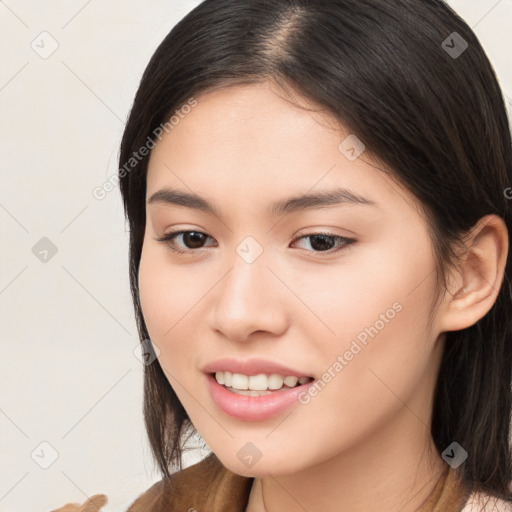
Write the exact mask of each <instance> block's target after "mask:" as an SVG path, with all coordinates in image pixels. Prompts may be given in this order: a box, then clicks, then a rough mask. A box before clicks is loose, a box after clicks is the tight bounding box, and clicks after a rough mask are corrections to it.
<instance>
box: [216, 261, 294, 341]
mask: <svg viewBox="0 0 512 512" xmlns="http://www.w3.org/2000/svg"><path fill="white" fill-rule="evenodd" d="M215 288H216V289H217V294H216V296H215V299H214V300H213V301H212V303H213V304H214V314H213V316H212V318H213V320H212V324H211V327H212V328H213V329H214V330H216V331H217V332H220V333H222V334H223V335H224V336H225V337H227V338H229V339H231V340H233V341H237V342H246V341H250V340H252V339H254V337H255V335H256V336H264V335H267V336H272V337H274V336H280V335H282V334H283V333H284V332H285V331H286V329H287V328H288V324H289V311H288V310H287V307H286V304H287V298H286V293H285V292H286V291H287V290H286V288H285V287H284V286H283V284H282V283H281V282H280V281H279V279H278V278H277V277H276V275H275V273H274V272H272V271H271V270H270V269H269V268H268V267H267V263H266V259H265V258H263V257H260V258H258V259H257V260H256V261H254V262H252V263H247V262H246V261H244V260H243V259H242V258H240V257H238V256H236V257H235V258H234V259H233V261H232V267H231V269H230V270H229V271H228V272H227V274H226V275H225V277H224V278H223V279H222V280H221V281H220V283H219V284H218V285H217V286H216V287H215ZM288 293H289V292H288ZM263 333H265V334H263Z"/></svg>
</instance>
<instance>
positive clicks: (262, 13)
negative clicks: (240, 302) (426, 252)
mask: <svg viewBox="0 0 512 512" xmlns="http://www.w3.org/2000/svg"><path fill="white" fill-rule="evenodd" d="M265 80H274V81H275V82H276V83H279V84H281V85H282V86H283V87H286V86H288V87H291V88H293V90H295V91H297V92H298V93H299V94H300V95H302V96H303V97H305V98H308V99H310V100H312V101H313V102H314V103H315V104H317V105H318V106H319V107H320V108H323V109H325V110H326V111H327V112H330V113H331V114H332V115H334V116H335V117H336V118H337V119H338V120H339V121H340V122H341V123H343V125H344V126H345V127H346V128H347V129H348V130H349V132H350V133H352V134H355V135H356V136H357V137H358V138H359V139H361V140H362V141H363V143H364V144H365V146H366V149H367V151H368V152H369V154H371V155H372V156H373V157H374V158H375V159H376V160H377V161H378V162H380V163H381V164H382V167H383V168H386V169H387V170H388V171H389V172H391V173H392V174H393V175H394V176H395V177H396V178H397V179H398V180H399V181H400V182H401V183H402V184H404V185H405V186H406V187H407V188H408V189H409V190H410V191H411V192H412V193H413V194H414V195H415V196H416V197H417V199H418V201H419V203H420V204H421V205H422V208H423V209H424V212H425V214H426V216H427V218H428V221H429V226H430V231H431V237H432V242H433V247H434V249H435V254H436V257H437V258H436V260H437V264H438V272H440V274H439V275H441V276H442V275H444V274H443V271H444V270H445V269H446V268H447V265H448V264H449V263H450V262H453V257H454V252H453V247H454V243H455V242H456V241H460V237H461V235H462V234H463V233H465V232H467V231H468V230H469V229H470V228H471V227H473V226H474V225H475V224H476V223H477V221H478V220H479V219H480V218H481V217H483V216H485V215H487V214H497V215H499V216H500V217H502V218H503V219H504V221H505V223H506V225H507V229H508V234H509V239H511V238H512V237H511V229H512V213H511V206H512V201H511V200H510V199H507V197H506V196H507V193H506V191H507V190H510V189H509V187H510V186H511V185H512V149H511V138H510V133H509V126H508V121H507V115H506V110H505V105H504V101H503V97H502V94H501V91H500V88H499V85H498V83H497V80H496V76H495V73H494V70H493V68H492V66H491V64H490V63H489V60H488V58H487V56H486V55H485V52H484V50H483V49H482V47H481V45H480V44H479V42H478V40H477V38H476V36H475V34H474V33H473V32H472V30H471V29H470V28H469V27H468V25H467V24H466V23H465V22H464V21H463V20H462V19H461V18H460V17H459V16H458V15H457V14H456V13H454V12H453V10H452V9H451V8H450V7H448V6H447V5H446V4H445V3H444V2H443V1H441V0H394V1H392V2H390V1H389V0H206V1H204V2H203V3H201V4H200V5H199V6H198V7H196V8H195V9H194V10H193V11H191V12H190V13H189V14H188V15H187V16H186V17H185V18H183V19H182V20H181V21H180V22H179V23H178V24H177V25H176V26H175V27H174V28H173V29H172V30H171V32H170V33H169V34H168V35H167V37H166V38H165V39H164V41H163V42H162V43H161V44H160V46H159V47H158V49H157V50H156V52H155V54H154V55H153V57H152V58H151V61H150V62H149V64H148V66H147V68H146V70H145V72H144V75H143V77H142V80H141V83H140V86H139V89H138V91H137V95H136V97H135V101H134V104H133V108H132V110H131V113H130V115H129V119H128V122H127V124H126V129H125V132H124V136H123V140H122V144H121V152H120V170H119V178H120V189H121V193H122V197H123V201H124V208H125V214H126V218H127V220H128V221H129V227H130V263H129V264H130V281H131V291H132V295H133V301H134V305H135V314H136V319H137V324H138V330H139V335H140V339H141V340H146V339H147V338H149V335H148V332H147V329H146V325H145V322H144V318H143V315H142V311H141V305H140V301H139V290H138V268H139V262H140V257H141V250H142V244H143V236H144V230H145V221H146V216H145V194H146V174H147V164H148V159H149V157H148V156H147V155H146V156H145V157H143V158H140V157H138V158H137V159H134V154H135V153H136V152H137V151H138V150H139V149H140V148H142V147H143V146H145V145H147V143H148V142H147V141H149V140H151V139H152V138H155V134H156V133H158V132H155V130H157V129H158V127H159V126H161V125H162V124H163V123H166V122H168V121H169V119H170V116H172V115H173V114H174V113H175V111H176V110H178V109H179V108H180V106H182V105H183V104H185V103H186V102H187V101H188V100H190V98H191V97H193V96H198V95H199V94H201V93H204V92H205V91H208V90H212V89H215V88H220V87H225V86H227V85H231V84H242V83H256V82H262V81H265ZM131 159H132V160H131ZM127 162H131V163H130V165H129V166H127V165H126V164H127ZM509 253H510V250H509ZM511 265H512V263H511V258H510V254H509V257H508V260H507V264H506V270H505V279H504V282H503V285H502V287H501V290H500V291H499V295H498V297H497V300H496V302H495V304H494V305H493V307H492V309H491V310H490V311H489V313H488V314H487V315H485V316H484V317H483V318H482V319H481V320H480V321H478V322H477V323H476V324H475V325H473V326H471V327H469V328H467V329H464V330H462V331H457V332H449V333H447V339H446V345H445V351H444V355H443V359H442V363H441V368H440V373H439V377H438V381H437V386H436V389H435V399H434V408H433V419H432V425H431V432H432V436H433V439H434V442H435V444H436V446H437V449H438V451H439V452H440V453H441V452H442V451H443V450H444V449H445V448H446V447H448V446H449V445H450V444H451V443H452V442H453V441H456V442H458V443H459V444H460V445H461V446H462V447H463V448H464V449H465V450H466V451H467V452H468V459H467V460H466V461H465V462H464V463H463V464H462V465H461V466H460V467H459V469H458V471H459V474H460V476H461V478H463V480H464V482H465V484H466V485H467V486H468V488H469V489H471V490H472V491H484V492H487V493H489V494H492V495H495V496H501V497H502V498H505V499H510V500H511V501H512V498H511V493H510V490H509V488H508V484H509V482H510V480H511V453H510V444H509V428H510V414H511V399H512V391H511V379H512V375H511V373H512V318H511V312H512V296H511V275H512V274H511V270H512V268H511ZM144 416H145V425H146V429H147V433H148V436H149V441H150V444H151V447H152V451H153V454H154V456H155V459H156V461H157V463H158V466H159V469H160V471H161V472H162V475H163V476H164V477H168V476H169V466H170V465H177V466H178V467H179V468H181V467H182V462H181V456H182V449H183V439H184V434H185V433H186V432H188V430H189V427H191V428H192V429H193V426H192V425H191V423H190V419H189V418H188V415H187V413H186V411H185V410H184V408H183V406H182V405H181V403H180V401H179V400H178V398H177V396H176V394H175V393H174V391H173V389H172V387H171V386H170V384H169V382H168V380H167V379H166V377H165V375H164V372H163V370H162V368H161V366H160V364H159V363H158V360H156V361H155V363H154V364H151V365H148V366H146V367H145V375H144Z"/></svg>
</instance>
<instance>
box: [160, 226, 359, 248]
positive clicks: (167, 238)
mask: <svg viewBox="0 0 512 512" xmlns="http://www.w3.org/2000/svg"><path fill="white" fill-rule="evenodd" d="M187 233H196V234H199V235H204V236H207V237H209V235H207V234H206V233H202V232H201V231H195V230H182V231H172V232H171V233H167V234H165V235H163V236H161V237H157V238H155V240H156V241H157V242H162V243H164V244H166V245H167V246H168V247H169V248H170V249H171V251H173V252H175V253H177V254H189V253H193V252H198V251H201V250H202V249H203V248H202V247H201V248H199V249H188V250H180V249H177V248H176V242H175V240H174V239H175V238H176V237H177V236H179V235H183V234H187ZM315 236H324V237H328V238H331V239H334V240H335V241H336V242H342V243H343V244H342V245H341V246H340V247H338V248H337V249H328V250H326V251H309V250H308V251H307V252H313V253H315V254H333V253H336V252H338V251H340V250H342V249H345V248H347V247H348V246H350V245H352V244H353V243H355V242H356V240H355V239H354V238H347V237H344V236H339V235H333V234H331V233H323V232H322V233H310V234H307V235H302V236H300V237H297V238H296V239H295V240H293V242H292V243H295V242H297V241H298V240H301V239H303V238H311V237H315ZM209 238H211V237H209ZM305 250H306V249H305Z"/></svg>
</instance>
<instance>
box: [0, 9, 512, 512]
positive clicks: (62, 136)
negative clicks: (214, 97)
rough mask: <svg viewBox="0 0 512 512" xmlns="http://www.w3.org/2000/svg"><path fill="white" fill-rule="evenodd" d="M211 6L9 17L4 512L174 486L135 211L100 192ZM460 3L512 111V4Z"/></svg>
mask: <svg viewBox="0 0 512 512" xmlns="http://www.w3.org/2000/svg"><path fill="white" fill-rule="evenodd" d="M198 3H199V2H197V1H185V0H183V1H178V0H166V1H164V0H150V1H146V2H143V1H142V0H127V1H123V2H120V1H118V2H114V1H112V0H111V1H106V0H104V1H100V0H92V1H90V0H89V1H86V0H74V1H56V0H52V1H47V2H36V1H27V0H7V1H6V2H0V38H1V40H2V64H1V68H0V108H1V112H2V118H1V119H2V120H1V125H0V130H1V131H0V140H1V141H2V151H1V158H2V166H1V171H0V172H1V193H0V226H1V233H2V240H1V247H2V251H1V258H2V260H1V264H0V315H1V317H0V321H1V324H0V325H1V340H2V344H1V348H2V351H1V357H0V432H1V435H0V510H2V511H4V512H41V511H42V510H51V509H53V508H58V507H60V506H63V505H64V504H65V503H68V502H80V503H82V502H83V501H84V500H85V499H86V497H87V496H90V495H93V494H97V493H103V494H106V495H107V496H108V497H109V505H108V506H107V507H106V508H105V509H104V510H105V512H112V511H122V510H125V509H126V507H127V506H128V505H129V504H130V503H131V502H132V501H133V500H134V499H135V498H136V497H137V495H138V494H140V493H141V492H143V491H144V490H145V489H147V488H148V487H149V486H150V485H151V484H152V483H153V482H155V481H156V480H157V479H159V478H160V477H159V475H158V473H157V471H156V469H155V466H154V464H153V461H152V459H151V457H150V452H149V445H148V443H147V440H146V436H145V432H144V429H143V422H142V367H143V366H142V364H141V362H140V361H139V360H138V359H137V357H136V356H135V354H134V352H133V351H134V350H135V353H137V354H139V352H138V349H137V348H136V347H137V346H138V337H137V331H136V327H135V321H134V314H133V309H132V303H131V297H130V292H129V283H128V232H127V225H126V224H125V221H124V216H123V210H122V204H121V198H120V194H119V190H118V188H117V187H116V188H114V190H113V191H112V192H110V193H109V194H107V196H106V197H105V198H104V199H103V200H97V199H95V198H94V197H93V194H92V191H93V189H94V188H95V187H96V186H101V185H102V184H103V183H104V182H105V181H106V180H107V178H108V177H109V176H112V175H115V174H116V172H117V156H118V147H119V142H120V139H121V135H122V131H123V127H124V121H125V119H126V117H127V114H128V111H129V109H130V106H131V102H132V100H133V97H134V94H135V92H136V89H137V85H138V82H139V80H140V77H141V74H142V72H143V70H144V68H145V66H146V64H147V62H148V61H149V58H150V57H151V55H152V54H153V52H154V50H155V49H156V47H157V45H158V44H159V43H160V41H161V40H162V39H163V38H164V36H165V35H166V34H167V33H168V32H169V30H170V29H171V28H172V26H173V25H174V24H175V23H176V22H177V21H178V20H179V19H181V18H182V17H183V15H184V14H185V13H186V12H188V11H189V10H190V9H192V8H193V7H194V6H195V5H197V4H198ZM449 3H450V4H451V5H452V6H453V7H454V8H455V9H456V10H457V11H458V12H459V13H460V14H461V15H462V17H463V18H464V19H465V20H466V21H467V22H468V23H469V25H471V26H472V27H473V28H474V30H475V32H476V34H477V36H478V37H479V38H480V40H481V42H482V44H483V46H484V48H485V49H486V51H487V53H488V55H489V57H490V59H491V61H492V63H493V64H494V66H495V69H496V71H497V74H498V78H499V80H500V82H501V85H502V88H503V91H504V93H505V94H506V95H507V102H508V107H509V109H510V110H512V101H511V99H512V63H511V52H510V48H512V36H511V33H510V27H512V0H501V1H497V0H452V1H451V2H449ZM42 32H47V34H42V35H41V33H42ZM447 35H448V34H447ZM56 45H58V47H56ZM54 47H56V50H55V51H54V52H53V53H52V54H51V55H49V54H50V53H51V51H52V50H53V49H54ZM511 186H512V184H511ZM43 238H46V239H48V240H46V239H44V240H42V241H41V239H43ZM34 247H35V248H34ZM55 250H56V253H55V254H53V252H55ZM45 251H47V252H45ZM42 260H43V261H42ZM41 443H49V444H41ZM56 454H58V457H57V458H56V460H55V461H53V463H52V459H53V458H55V455H56ZM203 455H204V453H193V454H192V456H191V458H189V459H187V465H188V464H190V463H192V462H195V461H196V460H198V459H199V458H200V457H201V456H203ZM45 465H48V466H49V467H48V468H47V469H43V467H42V466H45Z"/></svg>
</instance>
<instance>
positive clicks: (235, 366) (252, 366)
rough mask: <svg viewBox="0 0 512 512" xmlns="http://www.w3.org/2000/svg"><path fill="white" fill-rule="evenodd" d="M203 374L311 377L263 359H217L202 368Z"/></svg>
mask: <svg viewBox="0 0 512 512" xmlns="http://www.w3.org/2000/svg"><path fill="white" fill-rule="evenodd" d="M203 372H205V373H215V372H231V373H240V374H242V375H247V376H251V375H259V374H261V373H266V374H269V375H271V374H273V373H278V374H279V375H283V376H284V377H287V376H293V377H311V375H308V374H307V373H304V372H301V371H299V370H295V369H293V368H288V367H286V366H283V365H282V364H279V363H274V362H273V361H267V360H265V359H248V360H246V361H241V360H238V359H228V358H226V359H217V360H216V361H213V362H211V363H208V364H207V365H205V366H204V367H203Z"/></svg>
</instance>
